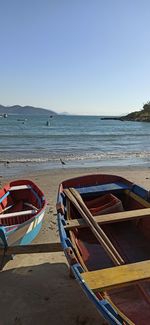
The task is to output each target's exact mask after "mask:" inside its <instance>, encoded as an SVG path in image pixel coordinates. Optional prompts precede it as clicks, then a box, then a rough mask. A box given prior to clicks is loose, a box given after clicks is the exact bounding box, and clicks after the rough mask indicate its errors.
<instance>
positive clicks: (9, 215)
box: [0, 210, 37, 219]
mask: <svg viewBox="0 0 150 325" xmlns="http://www.w3.org/2000/svg"><path fill="white" fill-rule="evenodd" d="M36 212H37V210H26V211H18V212H12V213H5V214H0V219H4V218H11V217H17V216H24V215H28V214H34V213H36Z"/></svg>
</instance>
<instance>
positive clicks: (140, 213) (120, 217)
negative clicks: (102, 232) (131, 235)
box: [65, 208, 150, 230]
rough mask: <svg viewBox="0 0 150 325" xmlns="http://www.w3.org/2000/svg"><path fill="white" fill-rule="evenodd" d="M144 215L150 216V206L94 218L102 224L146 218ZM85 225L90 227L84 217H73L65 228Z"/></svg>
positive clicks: (69, 228)
mask: <svg viewBox="0 0 150 325" xmlns="http://www.w3.org/2000/svg"><path fill="white" fill-rule="evenodd" d="M144 217H150V208H144V209H138V210H131V211H123V212H117V213H109V214H105V215H99V216H95V217H94V220H95V221H96V222H97V223H98V224H99V225H102V224H106V223H113V222H121V221H127V220H133V219H137V218H144ZM84 227H88V224H87V223H86V222H85V221H84V220H83V219H72V220H69V221H67V224H66V226H65V229H66V230H71V229H73V228H84Z"/></svg>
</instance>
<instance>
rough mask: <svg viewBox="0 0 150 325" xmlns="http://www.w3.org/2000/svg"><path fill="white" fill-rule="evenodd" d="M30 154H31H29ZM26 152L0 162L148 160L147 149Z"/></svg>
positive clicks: (3, 158) (148, 153)
mask: <svg viewBox="0 0 150 325" xmlns="http://www.w3.org/2000/svg"><path fill="white" fill-rule="evenodd" d="M31 156H32V154H31ZM31 156H30V154H29V153H28V157H17V158H15V157H10V156H9V155H7V156H3V157H2V156H1V157H0V163H3V164H5V163H8V162H9V163H12V164H15V163H16V164H17V163H18V164H20V163H22V164H23V163H24V164H27V163H39V164H40V163H48V162H59V161H60V158H62V159H64V160H65V161H66V162H69V161H87V160H92V161H105V160H122V159H134V160H138V159H143V160H147V161H149V160H150V152H147V151H143V152H141V151H136V152H100V153H92V152H87V153H68V154H64V153H63V154H62V153H57V154H52V155H50V156H49V157H46V156H45V157H43V156H42V157H31Z"/></svg>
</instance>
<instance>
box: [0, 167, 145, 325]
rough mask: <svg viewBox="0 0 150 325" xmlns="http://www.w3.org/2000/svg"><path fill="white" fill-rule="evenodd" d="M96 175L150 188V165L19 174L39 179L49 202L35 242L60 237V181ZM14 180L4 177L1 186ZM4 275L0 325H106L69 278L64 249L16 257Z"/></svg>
mask: <svg viewBox="0 0 150 325" xmlns="http://www.w3.org/2000/svg"><path fill="white" fill-rule="evenodd" d="M92 173H105V174H116V175H120V176H123V177H125V178H127V179H129V180H131V181H133V182H135V183H137V184H139V185H141V186H143V187H145V188H147V189H150V169H149V168H141V167H140V168H138V167H136V168H135V167H128V168H118V167H116V168H87V169H67V167H66V166H65V167H64V168H62V169H61V170H60V169H59V170H58V169H56V170H55V169H54V170H49V171H43V172H32V173H31V172H30V174H28V175H23V176H22V177H18V176H17V178H24V179H31V180H33V181H34V182H36V183H37V185H39V187H40V188H41V189H42V190H43V191H44V193H45V196H46V198H47V201H48V205H47V210H46V215H45V219H44V222H43V226H42V229H41V231H40V233H39V235H38V236H37V238H36V239H35V240H34V242H33V243H48V242H55V241H56V242H57V241H59V236H58V231H57V222H56V210H55V204H56V197H57V190H58V185H59V183H60V182H61V181H62V180H64V179H67V178H72V177H76V176H79V175H86V174H92ZM12 179H15V177H13V178H11V180H12ZM9 180H10V178H9V179H6V178H5V179H4V178H3V177H1V178H0V182H1V186H2V185H3V184H4V183H7V182H8V181H9ZM0 277H1V290H0V314H1V316H0V325H32V324H35V325H50V324H55V325H93V324H94V325H98V324H99V325H100V324H103V321H102V319H101V317H100V315H99V313H98V312H97V310H96V308H95V307H94V306H93V305H92V303H91V302H90V301H89V300H88V299H87V297H86V296H85V295H84V293H83V292H82V290H81V289H80V287H79V286H78V284H77V283H76V281H75V280H72V279H70V277H69V273H68V266H67V261H66V258H65V256H64V254H63V252H58V253H42V254H30V255H29V254H28V255H27V254H26V255H17V256H15V257H14V259H13V260H11V261H9V262H8V263H7V264H6V265H5V267H4V268H3V270H2V272H1V274H0Z"/></svg>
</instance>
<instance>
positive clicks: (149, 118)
mask: <svg viewBox="0 0 150 325" xmlns="http://www.w3.org/2000/svg"><path fill="white" fill-rule="evenodd" d="M121 120H122V121H139V122H150V101H149V102H147V103H146V104H144V105H143V109H142V110H141V111H136V112H132V113H130V114H128V115H126V116H123V117H121Z"/></svg>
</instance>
